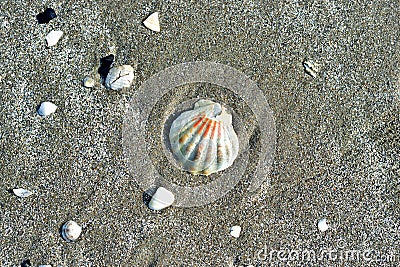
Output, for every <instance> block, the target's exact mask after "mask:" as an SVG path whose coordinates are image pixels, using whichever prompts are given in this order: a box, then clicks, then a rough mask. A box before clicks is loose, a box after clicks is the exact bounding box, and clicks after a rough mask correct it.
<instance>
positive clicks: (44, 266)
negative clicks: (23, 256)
mask: <svg viewBox="0 0 400 267" xmlns="http://www.w3.org/2000/svg"><path fill="white" fill-rule="evenodd" d="M38 267H51V265H39V266H38Z"/></svg>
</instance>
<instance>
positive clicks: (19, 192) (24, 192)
mask: <svg viewBox="0 0 400 267" xmlns="http://www.w3.org/2000/svg"><path fill="white" fill-rule="evenodd" d="M13 192H14V194H15V195H16V196H18V197H29V196H30V195H32V194H33V193H32V192H30V191H28V190H26V189H23V188H16V189H13Z"/></svg>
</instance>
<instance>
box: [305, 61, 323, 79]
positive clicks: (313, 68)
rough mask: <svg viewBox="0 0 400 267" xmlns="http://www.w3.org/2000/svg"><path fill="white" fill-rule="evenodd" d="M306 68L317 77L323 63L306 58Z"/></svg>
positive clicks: (306, 70)
mask: <svg viewBox="0 0 400 267" xmlns="http://www.w3.org/2000/svg"><path fill="white" fill-rule="evenodd" d="M303 66H304V70H305V72H307V73H308V74H310V75H311V76H312V77H313V78H315V77H317V74H318V72H319V71H320V69H321V64H318V63H317V62H315V61H312V60H305V61H304V62H303Z"/></svg>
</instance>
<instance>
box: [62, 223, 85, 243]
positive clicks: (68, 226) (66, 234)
mask: <svg viewBox="0 0 400 267" xmlns="http://www.w3.org/2000/svg"><path fill="white" fill-rule="evenodd" d="M81 232H82V227H80V226H79V225H78V224H77V223H76V222H74V221H68V222H66V223H65V224H64V225H63V227H62V228H61V235H62V237H63V238H64V239H65V241H67V242H74V241H76V240H77V239H78V238H79V236H80V235H81Z"/></svg>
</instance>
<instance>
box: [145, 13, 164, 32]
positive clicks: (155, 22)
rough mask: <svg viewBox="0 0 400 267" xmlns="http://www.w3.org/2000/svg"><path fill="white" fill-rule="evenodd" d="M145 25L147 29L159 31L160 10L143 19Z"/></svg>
mask: <svg viewBox="0 0 400 267" xmlns="http://www.w3.org/2000/svg"><path fill="white" fill-rule="evenodd" d="M143 24H144V26H146V28H147V29H150V30H152V31H155V32H159V31H160V30H161V29H160V21H159V19H158V12H154V13H153V14H151V15H150V16H148V17H147V19H146V20H145V21H143Z"/></svg>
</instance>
